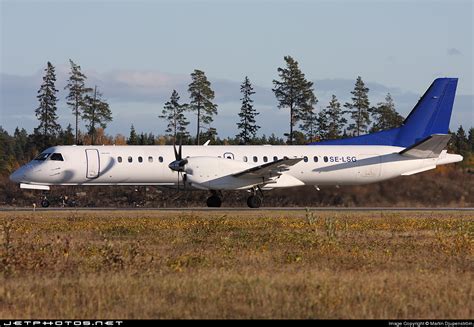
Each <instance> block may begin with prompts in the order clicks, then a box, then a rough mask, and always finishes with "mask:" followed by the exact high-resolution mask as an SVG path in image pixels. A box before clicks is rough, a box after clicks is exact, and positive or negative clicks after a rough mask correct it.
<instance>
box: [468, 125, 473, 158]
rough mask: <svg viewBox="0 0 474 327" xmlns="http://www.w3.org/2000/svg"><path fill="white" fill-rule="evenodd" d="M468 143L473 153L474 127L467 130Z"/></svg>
mask: <svg viewBox="0 0 474 327" xmlns="http://www.w3.org/2000/svg"><path fill="white" fill-rule="evenodd" d="M468 142H469V145H470V151H471V152H474V127H471V128H469V136H468Z"/></svg>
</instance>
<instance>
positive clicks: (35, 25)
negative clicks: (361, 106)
mask: <svg viewBox="0 0 474 327" xmlns="http://www.w3.org/2000/svg"><path fill="white" fill-rule="evenodd" d="M473 24H474V23H473V2H472V1H467V0H451V1H448V0H445V1H408V0H403V1H402V0H399V1H383V0H382V1H358V0H353V1H350V0H336V1H289V0H275V1H259V0H255V1H225V0H221V1H210V0H208V1H189V0H188V1H185V0H175V1H147V0H141V1H107V0H104V1H91V0H86V1H68V0H63V1H23V0H16V1H13V0H0V37H1V39H0V41H1V42H0V126H2V127H3V128H4V129H6V130H7V131H9V132H12V131H13V130H14V128H15V127H16V126H19V127H24V128H26V129H27V130H28V131H29V132H31V131H32V130H33V128H34V127H36V126H37V125H38V122H37V120H36V118H35V116H34V110H35V108H37V106H38V101H37V99H36V94H37V90H38V89H39V87H40V85H41V82H42V76H43V74H44V71H43V70H44V68H45V67H46V63H47V62H48V61H50V62H51V63H52V64H53V65H54V66H55V67H56V73H57V84H56V87H57V89H59V90H60V92H59V93H58V98H59V102H58V112H57V113H58V115H59V116H60V123H61V124H62V125H63V127H65V126H66V125H67V124H69V123H71V124H73V123H74V117H73V115H72V111H71V109H70V108H68V107H67V106H66V100H65V97H66V91H64V85H66V80H67V78H68V73H69V69H70V67H69V59H72V60H73V61H74V62H75V63H77V64H79V65H80V66H81V68H82V71H83V72H84V73H85V74H86V75H87V77H88V82H87V83H88V84H89V85H90V86H94V85H97V86H98V88H99V89H100V90H101V91H102V93H103V94H104V97H105V99H107V101H108V102H109V104H110V106H111V109H112V114H113V121H112V122H111V123H110V124H109V125H108V127H107V129H106V132H107V133H109V134H117V133H121V134H123V135H128V133H129V131H130V125H131V124H133V125H134V127H135V129H136V130H137V131H139V132H153V133H154V134H163V133H164V129H165V125H166V122H165V121H163V120H162V119H159V118H158V115H159V114H160V113H161V110H162V108H163V104H164V103H165V102H166V101H167V100H168V99H169V97H170V96H171V93H172V91H173V89H176V90H177V91H178V92H179V94H180V95H181V101H183V102H186V101H188V95H187V85H188V84H189V83H190V74H191V73H192V72H193V70H194V69H200V70H203V71H204V72H205V73H206V75H207V77H208V79H209V81H210V82H211V87H212V88H213V89H214V91H215V93H216V99H215V102H216V103H217V104H218V115H217V116H216V117H215V121H214V123H213V124H212V126H213V127H216V128H217V131H218V135H219V136H222V137H226V136H234V135H235V134H237V127H236V123H237V121H238V116H237V114H238V111H239V109H240V104H241V103H240V98H241V94H240V92H239V91H240V84H241V83H242V81H243V80H244V78H245V76H248V77H249V78H250V81H251V82H252V84H253V86H254V89H255V91H256V93H255V95H254V96H253V99H254V105H255V108H256V109H257V111H259V112H260V115H259V116H257V123H258V125H260V126H261V129H260V131H259V134H266V135H269V134H272V133H274V134H276V135H277V136H283V133H286V132H287V130H288V124H289V112H288V110H285V109H278V108H277V101H276V99H275V97H274V95H273V93H272V91H271V88H272V81H273V80H274V79H277V78H278V73H277V69H278V67H282V66H283V65H284V60H283V57H284V56H285V55H291V56H292V57H293V58H294V59H296V60H297V61H298V63H299V66H300V68H301V70H302V71H303V73H304V74H305V75H306V77H307V79H309V80H311V81H313V82H314V90H315V94H316V96H317V98H318V100H319V102H318V104H317V110H320V109H321V108H323V107H325V106H327V104H328V102H329V100H330V97H331V95H332V94H335V95H336V96H337V97H338V99H339V100H340V101H341V102H342V103H344V102H346V101H349V100H350V96H351V94H350V91H351V90H352V89H353V86H354V83H355V80H356V78H357V76H361V77H362V79H363V80H364V82H365V83H366V84H367V86H368V87H369V89H370V91H369V99H370V101H371V104H373V105H375V104H376V103H378V102H380V101H382V100H383V99H384V97H385V95H386V94H387V92H390V93H391V94H392V96H393V98H394V100H395V104H396V106H397V110H398V111H399V112H400V113H401V114H402V115H405V116H406V115H407V114H408V113H409V111H410V110H411V109H412V108H413V106H414V105H415V104H416V101H417V100H418V99H419V97H420V96H421V95H422V94H423V93H424V92H425V90H426V89H427V88H428V87H429V85H430V84H431V83H432V81H433V80H434V79H435V78H437V77H458V78H459V82H458V89H457V96H456V100H455V105H454V110H453V116H452V119H451V129H457V128H458V126H459V125H461V124H462V125H463V126H464V127H465V128H466V127H467V128H468V127H471V126H474V113H473V104H474V86H473V83H474V82H473V75H474V71H473V67H474V65H473V42H474V40H473V30H474V25H473ZM189 118H190V120H191V125H190V127H189V130H190V132H191V134H193V133H195V130H194V121H195V118H194V116H193V115H192V114H189ZM82 128H83V127H82Z"/></svg>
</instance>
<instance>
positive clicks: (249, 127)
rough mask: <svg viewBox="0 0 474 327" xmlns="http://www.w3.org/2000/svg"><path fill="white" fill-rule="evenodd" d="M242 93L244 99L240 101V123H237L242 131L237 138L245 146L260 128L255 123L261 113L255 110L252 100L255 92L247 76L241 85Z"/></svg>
mask: <svg viewBox="0 0 474 327" xmlns="http://www.w3.org/2000/svg"><path fill="white" fill-rule="evenodd" d="M240 93H242V94H243V97H242V98H241V99H240V100H241V101H242V106H241V107H240V112H239V117H240V122H239V123H237V128H238V129H239V130H240V133H239V134H237V135H236V136H237V137H238V138H239V139H240V140H242V141H243V143H244V144H247V143H250V141H251V140H252V139H254V138H255V136H256V135H257V130H258V129H259V128H260V126H258V125H257V124H256V121H255V117H256V116H257V115H258V114H259V113H258V112H257V111H256V110H255V109H254V107H253V104H252V103H253V100H252V99H251V98H250V97H251V96H252V94H255V92H254V91H253V87H252V84H251V83H250V80H249V78H248V76H245V80H244V82H243V83H242V84H241V85H240Z"/></svg>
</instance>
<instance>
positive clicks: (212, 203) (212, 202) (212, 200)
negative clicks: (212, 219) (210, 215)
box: [206, 195, 222, 208]
mask: <svg viewBox="0 0 474 327" xmlns="http://www.w3.org/2000/svg"><path fill="white" fill-rule="evenodd" d="M206 204H207V206H208V207H210V208H219V207H220V206H221V205H222V200H221V198H220V197H218V196H216V195H213V196H210V197H208V198H207V201H206Z"/></svg>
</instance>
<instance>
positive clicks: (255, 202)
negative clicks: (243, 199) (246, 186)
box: [247, 186, 263, 209]
mask: <svg viewBox="0 0 474 327" xmlns="http://www.w3.org/2000/svg"><path fill="white" fill-rule="evenodd" d="M257 191H258V193H259V194H257ZM250 192H252V195H250V196H249V197H248V198H247V205H248V206H249V208H254V209H256V208H260V206H261V205H262V202H263V192H262V190H261V189H260V187H258V186H257V187H254V188H252V189H251V190H250Z"/></svg>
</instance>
